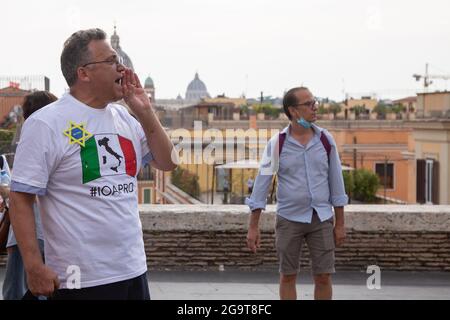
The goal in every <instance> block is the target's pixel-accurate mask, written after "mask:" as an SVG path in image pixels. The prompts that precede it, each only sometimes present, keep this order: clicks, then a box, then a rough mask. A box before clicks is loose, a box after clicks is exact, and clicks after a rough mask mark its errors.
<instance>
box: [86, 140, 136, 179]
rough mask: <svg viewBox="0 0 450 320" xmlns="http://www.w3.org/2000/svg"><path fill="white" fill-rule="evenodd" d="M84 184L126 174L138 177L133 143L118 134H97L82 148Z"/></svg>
mask: <svg viewBox="0 0 450 320" xmlns="http://www.w3.org/2000/svg"><path fill="white" fill-rule="evenodd" d="M80 156H81V166H82V168H83V184H85V183H88V182H90V181H93V180H96V179H98V178H100V177H105V176H114V175H122V174H126V175H128V176H131V177H134V176H136V167H137V163H136V152H135V150H134V146H133V142H132V141H131V140H129V139H127V138H124V137H122V136H120V135H118V134H96V135H94V136H92V137H91V138H89V139H88V140H86V144H85V146H84V147H81V151H80Z"/></svg>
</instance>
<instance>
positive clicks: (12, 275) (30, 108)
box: [3, 91, 57, 300]
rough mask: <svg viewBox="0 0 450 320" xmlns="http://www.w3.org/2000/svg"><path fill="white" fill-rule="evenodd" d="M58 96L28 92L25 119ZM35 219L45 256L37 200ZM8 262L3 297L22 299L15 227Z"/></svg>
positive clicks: (23, 283)
mask: <svg viewBox="0 0 450 320" xmlns="http://www.w3.org/2000/svg"><path fill="white" fill-rule="evenodd" d="M56 100H57V98H56V97H55V96H54V95H53V94H51V93H50V92H47V91H36V92H32V93H30V94H28V95H27V96H25V98H24V102H23V104H22V111H23V118H24V120H26V119H28V117H29V116H30V115H31V114H33V113H34V112H35V111H37V110H39V109H41V108H42V107H44V106H46V105H48V104H50V103H52V102H54V101H56ZM33 212H34V221H35V225H36V236H37V240H38V245H39V250H40V254H41V256H44V237H43V234H42V226H41V218H40V213H39V208H38V206H37V205H36V202H35V203H33ZM6 248H7V251H8V262H7V264H6V272H5V279H4V281H3V299H4V300H20V299H22V297H23V296H24V295H25V292H26V291H27V289H28V288H27V283H26V276H25V269H24V265H23V260H22V256H21V254H20V251H19V248H18V246H17V241H16V237H15V236H14V231H13V228H11V227H10V228H9V235H8V242H7V244H6Z"/></svg>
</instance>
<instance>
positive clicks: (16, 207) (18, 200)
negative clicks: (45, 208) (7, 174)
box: [9, 192, 43, 270]
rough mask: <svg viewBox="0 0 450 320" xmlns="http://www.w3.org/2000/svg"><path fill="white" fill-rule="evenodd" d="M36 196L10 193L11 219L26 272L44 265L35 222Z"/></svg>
mask: <svg viewBox="0 0 450 320" xmlns="http://www.w3.org/2000/svg"><path fill="white" fill-rule="evenodd" d="M34 198H35V196H34V195H31V194H27V193H21V192H11V193H10V210H9V212H10V219H11V225H12V227H13V230H14V235H15V237H16V240H17V244H18V246H19V249H20V253H21V255H22V259H23V262H24V266H25V269H26V270H30V269H33V268H35V267H36V266H40V265H43V261H42V257H41V253H40V250H39V245H38V242H37V239H36V225H35V222H34V212H33V202H34Z"/></svg>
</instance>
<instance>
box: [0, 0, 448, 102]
mask: <svg viewBox="0 0 450 320" xmlns="http://www.w3.org/2000/svg"><path fill="white" fill-rule="evenodd" d="M0 11H1V12H2V13H1V17H2V19H1V28H0V75H28V74H44V75H47V76H48V77H50V81H51V91H52V92H54V93H55V94H56V95H58V96H60V95H61V94H62V93H63V92H64V90H65V88H66V87H67V85H66V83H65V81H64V78H63V77H62V74H61V71H60V64H59V57H60V54H61V49H62V44H63V42H64V40H65V39H66V38H68V37H69V36H70V34H71V33H73V32H74V31H77V30H79V29H86V28H91V27H99V28H102V29H104V30H105V31H106V32H107V33H108V36H110V35H111V34H112V32H113V26H114V21H116V22H117V31H118V34H119V36H120V43H121V46H122V49H124V51H125V52H127V53H128V55H129V56H130V57H131V59H132V61H133V63H134V66H135V69H136V71H137V73H138V75H139V77H140V78H141V81H143V80H144V79H145V77H146V76H147V75H150V76H151V77H152V78H153V80H154V82H155V86H156V96H157V98H175V97H176V96H177V94H179V93H180V94H181V95H182V96H184V95H185V92H186V87H187V85H188V83H189V81H190V80H192V79H193V77H194V74H195V72H196V71H198V73H199V75H200V78H201V79H202V80H203V81H204V82H205V83H206V85H207V88H208V91H209V93H210V94H211V95H212V96H216V95H218V94H222V93H225V94H226V95H227V96H230V97H238V96H240V95H242V94H243V93H245V94H246V96H247V97H258V96H259V94H260V91H263V92H264V95H272V96H281V95H282V94H283V92H284V91H285V90H286V89H289V88H291V87H293V86H298V85H305V86H308V87H310V89H311V90H312V92H313V94H315V95H317V96H321V97H330V98H333V99H342V98H343V97H344V92H348V93H350V94H352V95H355V96H356V95H358V94H364V93H370V92H378V93H379V94H381V95H382V97H384V98H389V97H399V96H406V95H408V94H414V92H415V90H418V89H420V88H421V83H418V82H416V81H415V80H414V79H413V78H412V74H413V73H424V71H425V63H426V62H429V63H430V72H432V73H435V74H450V19H449V15H450V14H449V13H450V1H448V0H427V1H417V0H413V1H411V0H409V1H408V0H395V1H393V0H367V1H365V0H340V1H338V0H314V1H313V0H310V1H301V0H240V1H233V0H145V1H143V0H129V1H117V0H109V1H93V0H90V1H70V2H68V1H51V0H40V1H6V0H0ZM449 82H450V81H447V83H446V81H443V80H435V85H434V87H433V88H434V89H441V90H442V89H445V88H448V89H450V83H449Z"/></svg>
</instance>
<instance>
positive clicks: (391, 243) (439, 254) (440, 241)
mask: <svg viewBox="0 0 450 320" xmlns="http://www.w3.org/2000/svg"><path fill="white" fill-rule="evenodd" d="M267 209H268V210H267V211H265V212H264V213H263V214H262V218H261V221H260V226H261V236H262V242H261V248H260V250H259V251H258V253H256V254H253V253H251V252H249V250H248V249H247V248H246V244H245V237H246V233H247V231H246V228H247V222H248V218H249V213H248V208H247V207H246V206H242V205H225V206H223V205H141V206H140V210H141V221H142V226H143V230H144V241H145V247H146V251H147V261H148V265H149V268H150V269H153V270H155V269H159V270H164V269H178V270H195V269H218V268H219V267H220V266H221V265H223V266H224V268H225V269H226V268H240V269H253V268H258V269H273V268H276V267H277V264H278V263H277V258H276V254H275V250H274V233H273V228H274V224H275V207H274V206H268V208H267ZM345 220H346V227H347V241H346V243H345V245H344V246H343V247H342V248H338V249H337V251H336V268H337V269H338V270H339V269H341V270H344V269H345V270H361V271H365V270H366V268H367V266H368V265H372V264H375V265H378V266H380V267H381V268H382V269H385V270H386V269H387V270H416V271H422V270H430V271H432V270H433V271H450V206H418V205H349V206H347V207H346V212H345ZM304 252H305V255H304V257H303V258H302V259H301V264H302V266H303V267H306V268H307V267H308V265H309V262H308V253H307V249H306V248H305V251H304ZM4 261H5V259H4V257H2V258H1V259H0V264H1V263H4Z"/></svg>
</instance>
